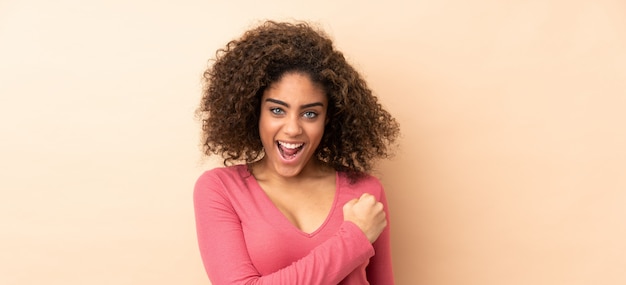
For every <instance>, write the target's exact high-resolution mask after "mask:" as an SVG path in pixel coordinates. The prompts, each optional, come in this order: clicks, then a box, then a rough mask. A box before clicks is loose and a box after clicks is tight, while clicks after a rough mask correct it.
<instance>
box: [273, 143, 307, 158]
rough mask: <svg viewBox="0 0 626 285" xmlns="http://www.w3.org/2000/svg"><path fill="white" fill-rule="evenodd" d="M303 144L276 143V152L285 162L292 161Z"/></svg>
mask: <svg viewBox="0 0 626 285" xmlns="http://www.w3.org/2000/svg"><path fill="white" fill-rule="evenodd" d="M303 146H304V143H287V142H281V141H278V151H279V152H280V155H281V156H282V157H283V159H285V160H293V159H295V158H296V156H297V155H298V153H299V152H300V150H302V147H303Z"/></svg>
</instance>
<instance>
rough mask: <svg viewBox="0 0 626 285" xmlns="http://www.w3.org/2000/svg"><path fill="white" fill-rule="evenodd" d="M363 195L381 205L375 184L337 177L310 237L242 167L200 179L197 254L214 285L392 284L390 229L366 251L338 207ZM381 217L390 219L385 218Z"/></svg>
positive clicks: (382, 197)
mask: <svg viewBox="0 0 626 285" xmlns="http://www.w3.org/2000/svg"><path fill="white" fill-rule="evenodd" d="M363 193H370V194H372V195H374V197H376V199H377V200H378V201H380V202H381V203H383V206H384V209H385V211H386V212H387V200H386V198H385V193H384V190H383V187H382V185H381V184H380V182H379V181H378V179H377V178H375V177H373V176H371V175H367V176H365V177H363V178H359V179H358V180H357V181H355V182H353V183H350V181H349V179H348V177H347V175H346V174H345V173H343V172H337V173H336V189H335V197H334V200H333V205H332V207H331V210H330V212H329V213H328V216H327V217H326V220H325V221H324V222H323V223H322V225H321V226H320V227H319V228H318V229H317V230H315V231H314V232H312V233H305V232H303V231H301V230H300V229H298V228H297V227H296V226H295V225H293V224H292V223H291V222H290V221H289V220H288V219H287V218H286V217H285V216H284V215H283V214H282V212H280V210H279V209H278V208H277V207H276V206H275V205H274V204H273V203H272V201H271V200H270V198H269V197H268V196H267V195H266V193H265V192H264V191H263V189H262V188H261V187H260V186H259V184H258V182H257V181H256V179H255V178H254V176H252V174H251V173H250V172H249V171H248V168H247V166H246V165H235V166H229V167H218V168H215V169H212V170H209V171H206V172H205V173H203V174H202V175H201V176H200V177H199V178H198V180H197V182H196V185H195V188H194V207H195V214H196V228H197V234H198V244H199V247H200V254H201V257H202V260H203V263H204V267H205V269H206V271H207V274H208V276H209V279H210V280H211V283H212V284H213V285H223V284H229V285H230V284H246V285H248V284H272V285H278V284H286V285H313V284H320V285H334V284H342V285H363V284H375V285H378V284H380V285H391V284H394V281H393V273H392V267H391V249H390V236H389V226H387V227H386V228H385V229H384V230H383V232H382V233H381V235H380V236H379V237H378V239H377V240H376V241H375V242H374V243H373V244H372V243H370V242H369V241H368V239H367V237H366V236H365V234H364V233H363V232H362V231H361V230H360V229H359V228H358V227H357V226H356V225H355V224H354V223H352V222H348V221H344V219H343V205H344V204H345V203H347V202H348V201H350V200H352V199H354V198H359V197H360V196H361V195H362V194H363ZM387 217H389V215H388V212H387Z"/></svg>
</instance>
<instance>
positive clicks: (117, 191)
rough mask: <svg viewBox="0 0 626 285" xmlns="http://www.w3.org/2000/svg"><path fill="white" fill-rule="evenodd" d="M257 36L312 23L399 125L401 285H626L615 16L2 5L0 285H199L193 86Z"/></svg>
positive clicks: (297, 5) (619, 21)
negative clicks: (285, 25) (230, 49)
mask: <svg viewBox="0 0 626 285" xmlns="http://www.w3.org/2000/svg"><path fill="white" fill-rule="evenodd" d="M263 19H275V20H293V19H299V20H308V21H312V22H314V23H317V24H318V25H319V26H320V27H322V28H323V29H325V30H326V31H327V32H328V33H329V34H330V35H331V36H332V37H333V38H334V39H335V42H336V45H337V47H338V48H339V49H340V50H342V51H343V52H344V53H345V55H346V57H347V58H348V59H349V61H350V62H352V63H353V64H354V66H355V67H356V68H357V69H358V70H359V71H361V73H362V74H363V75H364V76H365V77H366V79H367V80H368V82H369V84H370V87H372V88H373V89H374V91H375V93H376V94H377V95H378V96H379V98H380V100H381V102H382V103H383V104H384V105H385V106H386V107H387V109H388V110H389V111H390V112H391V113H393V114H394V115H395V116H396V117H397V118H398V120H399V121H400V123H401V125H402V131H403V137H402V139H401V141H400V147H399V148H398V151H397V154H396V156H395V158H394V159H393V160H391V161H385V162H382V163H381V164H379V167H378V169H377V171H376V172H375V174H376V175H377V176H379V177H380V178H381V180H382V181H383V184H384V185H385V187H386V189H387V192H388V196H389V203H390V207H391V215H392V227H393V228H392V232H393V233H392V234H393V252H394V262H395V273H396V279H397V283H398V284H429V285H458V284H480V285H501V284H507V285H516V284H519V285H522V284H546V285H547V284H551V285H553V284H568V285H576V284H605V285H607V284H626V271H624V269H625V268H626V242H624V241H625V240H626V207H625V205H626V178H625V177H626V147H625V146H626V126H625V123H626V111H625V110H626V3H625V2H624V1H617V0H616V1H610V0H599V1H577V0H575V1H556V0H531V1H495V0H494V1H489V0H476V1H462V0H443V1H440V0H424V1H356V0H351V1H306V2H304V1H302V2H298V1H263V2H260V1H199V0H197V1H192V0H189V1H185V0H182V1H147V0H138V1H121V0H109V1H78V0H59V1H43V0H30V1H29V0H23V1H11V0H8V1H7V0H4V1H0V95H1V97H0V133H1V134H2V138H1V140H0V168H1V169H0V187H1V192H0V283H1V284H7V285H9V284H50V285H54V284H64V285H68V284H81V285H82V284H93V285H99V284H115V285H124V284H151V285H155V284H209V282H208V279H207V277H206V275H205V273H204V269H203V267H202V264H201V260H200V258H199V254H198V251H197V246H196V237H195V228H194V221H193V209H192V200H191V193H192V187H193V184H194V182H195V179H196V178H197V177H198V175H200V173H201V172H202V171H204V170H205V169H208V168H211V167H214V166H216V165H218V163H217V162H216V160H211V159H205V158H202V156H201V152H200V148H199V146H198V145H199V128H200V125H199V123H198V122H197V121H196V120H195V118H194V114H193V112H194V110H195V108H196V105H197V103H198V101H199V98H200V90H201V84H200V76H201V73H202V71H203V70H204V68H205V67H206V66H207V60H208V59H209V58H211V57H212V56H213V55H214V52H215V50H216V49H218V48H220V47H222V46H223V45H224V44H225V43H226V42H227V41H229V40H231V39H233V38H236V37H238V36H239V35H240V34H241V33H242V32H243V31H245V30H246V29H248V28H250V27H252V26H254V25H255V24H257V23H258V22H259V21H260V20H263ZM225 262H227V261H225Z"/></svg>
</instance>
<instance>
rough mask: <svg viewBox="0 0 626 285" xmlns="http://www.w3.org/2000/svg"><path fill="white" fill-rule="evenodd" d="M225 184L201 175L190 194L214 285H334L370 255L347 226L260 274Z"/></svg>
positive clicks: (355, 230) (368, 247) (357, 234)
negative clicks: (277, 267)
mask: <svg viewBox="0 0 626 285" xmlns="http://www.w3.org/2000/svg"><path fill="white" fill-rule="evenodd" d="M224 191H225V185H224V184H223V182H222V181H221V180H220V179H219V178H218V177H217V176H216V175H211V173H207V174H205V175H203V176H202V177H201V178H200V179H199V180H198V182H197V183H196V187H195V190H194V206H195V212H196V226H197V233H198V243H199V246H200V253H201V256H202V260H203V262H204V265H205V269H206V271H207V274H208V275H209V278H210V279H211V282H213V285H221V284H274V285H277V284H289V285H298V284H307V285H310V284H337V283H339V282H340V281H341V280H342V279H343V278H344V277H345V276H347V275H348V274H349V273H350V272H352V271H353V270H354V269H355V268H356V267H357V266H359V265H360V264H363V263H364V262H366V261H367V259H369V258H370V257H371V256H372V255H373V254H374V250H373V247H372V245H371V244H370V243H369V241H368V240H367V238H366V236H365V235H364V234H363V232H362V231H361V230H360V229H359V228H358V227H357V226H356V225H355V224H354V223H351V222H344V223H343V224H342V226H341V228H340V230H339V231H338V232H337V233H336V234H335V235H334V236H332V237H331V238H329V239H328V240H327V241H326V242H324V243H322V244H320V245H319V246H317V247H316V248H315V249H314V250H312V251H311V252H310V253H309V254H308V255H307V256H305V257H304V258H302V259H300V260H298V261H296V262H294V263H293V264H291V265H289V266H287V267H285V268H282V269H280V270H278V271H276V272H274V273H272V274H268V275H265V276H261V275H260V274H259V273H258V271H257V270H256V268H255V267H254V265H253V264H252V262H251V260H250V257H249V256H248V252H247V249H246V244H245V240H244V236H243V232H242V228H241V222H240V220H239V217H238V216H237V213H236V212H235V210H234V208H233V207H232V205H231V203H230V200H229V198H228V196H227V195H226V194H225V192H224Z"/></svg>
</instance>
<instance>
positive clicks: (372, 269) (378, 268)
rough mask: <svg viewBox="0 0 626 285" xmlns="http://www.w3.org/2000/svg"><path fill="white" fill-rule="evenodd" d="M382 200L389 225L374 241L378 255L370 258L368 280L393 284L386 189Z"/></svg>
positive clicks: (371, 282) (374, 284)
mask: <svg viewBox="0 0 626 285" xmlns="http://www.w3.org/2000/svg"><path fill="white" fill-rule="evenodd" d="M380 202H381V203H382V204H383V206H384V209H385V213H386V217H387V227H386V228H385V229H384V230H383V232H382V233H381V234H380V236H379V237H378V239H377V240H376V242H374V244H373V245H374V250H375V251H376V255H374V257H372V258H371V259H370V263H369V264H368V266H367V269H366V271H367V280H369V282H370V284H372V285H379V284H384V285H393V284H394V278H393V270H392V262H391V236H390V229H389V210H388V209H389V207H388V206H387V198H386V196H385V192H384V190H381V196H380Z"/></svg>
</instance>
